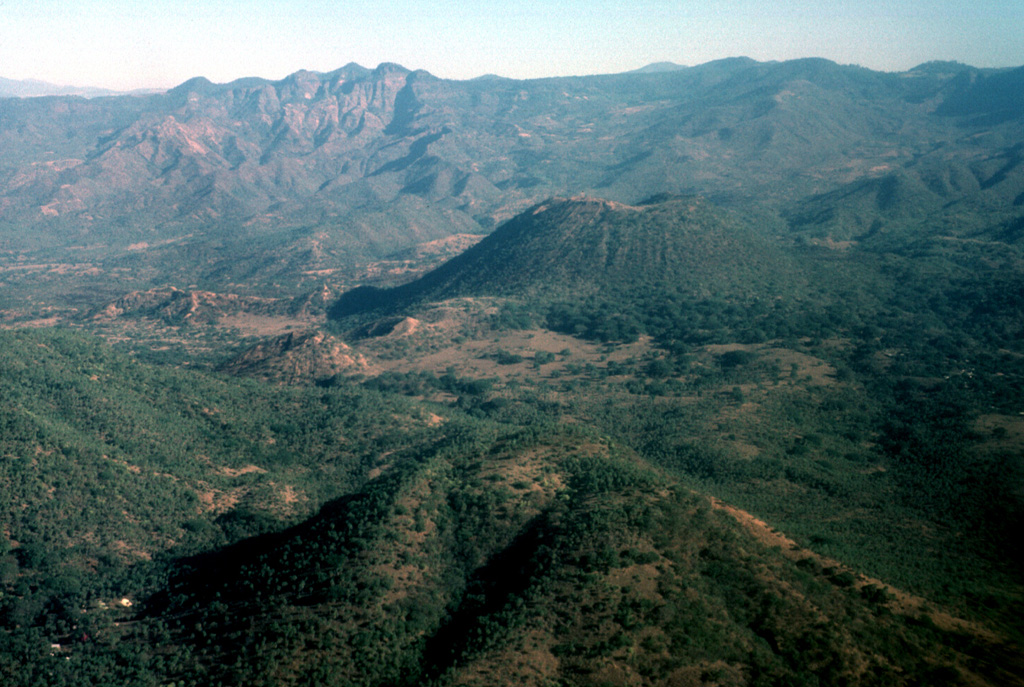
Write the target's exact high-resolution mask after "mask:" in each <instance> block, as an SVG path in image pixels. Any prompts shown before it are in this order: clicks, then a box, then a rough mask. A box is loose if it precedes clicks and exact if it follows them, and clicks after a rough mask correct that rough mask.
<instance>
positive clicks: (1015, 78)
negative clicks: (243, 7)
mask: <svg viewBox="0 0 1024 687" xmlns="http://www.w3.org/2000/svg"><path fill="white" fill-rule="evenodd" d="M1021 73H1022V72H1021V71H1020V70H1002V71H986V70H974V69H972V68H969V67H964V66H962V65H943V64H932V65H925V66H923V67H921V68H919V69H917V70H912V71H911V72H908V73H906V74H878V73H874V72H870V71H869V70H865V69H860V68H854V67H840V66H838V65H834V64H832V63H829V62H826V61H824V60H801V61H795V62H786V63H778V64H776V63H772V64H759V63H756V62H753V61H751V60H743V59H739V60H726V61H722V62H718V63H712V64H709V65H704V66H702V67H699V68H693V69H687V70H680V71H679V72H673V73H671V74H661V75H655V74H650V75H618V76H609V77H587V78H581V79H551V80H541V81H537V82H512V81H505V80H495V81H479V82H458V83H455V82H446V81H443V80H440V79H434V78H432V77H430V76H429V75H427V74H424V73H419V72H407V71H406V70H404V69H402V68H399V67H396V66H394V65H384V66H382V67H381V68H379V69H378V70H373V71H371V70H365V69H362V68H359V67H356V66H349V67H346V68H344V69H342V70H339V71H337V72H332V73H330V74H313V73H302V74H298V75H294V76H293V77H289V78H288V79H285V80H282V81H280V82H266V81H262V80H259V79H253V80H245V81H243V82H237V83H235V84H231V85H226V86H216V85H214V84H211V83H209V82H206V81H205V80H194V81H192V82H189V83H186V84H183V85H182V86H181V87H179V88H178V89H174V90H172V91H171V92H169V93H167V94H165V95H159V96H153V97H140V98H137V99H120V98H112V99H98V100H93V101H85V100H81V99H79V100H69V99H42V100H36V101H7V100H4V101H3V102H0V141H3V142H4V145H3V146H0V182H2V184H3V188H4V197H3V208H4V213H3V218H2V220H0V299H2V302H0V323H2V325H3V326H4V327H14V326H15V325H16V324H18V323H22V324H25V325H26V327H25V328H24V329H14V328H10V329H8V328H5V329H0V510H2V516H0V525H2V527H0V683H2V684H3V685H4V686H5V687H6V686H7V685H11V686H12V687H21V686H25V687H28V686H32V687H36V686H39V685H47V686H49V685H74V686H78V685H111V686H112V685H118V686H120V685H126V684H131V685H153V686H154V687H155V686H157V685H160V686H165V685H175V686H176V687H177V686H179V685H193V684H194V685H236V684H246V685H267V686H268V687H269V686H271V685H273V686H275V687H276V686H277V685H366V686H370V685H377V686H381V687H383V686H384V685H389V686H395V685H397V686H404V685H409V686H412V685H436V686H437V687H440V686H442V685H465V684H496V683H497V684H529V685H534V684H535V685H573V686H575V685H580V686H581V687H582V686H584V685H586V686H593V685H677V684H713V685H723V686H724V685H815V684H817V685H824V684H829V685H833V684H835V685H917V684H943V685H946V684H963V685H1000V686H1001V685H1021V684H1024V666H1022V664H1021V661H1020V656H1021V650H1020V649H1021V646H1022V643H1024V626H1022V624H1021V620H1020V617H1019V612H1018V611H1019V608H1020V607H1021V603H1022V600H1024V580H1022V578H1021V575H1020V571H1021V569H1022V568H1021V565H1022V563H1024V561H1022V560H1021V555H1020V547H1019V546H1018V545H1017V543H1016V537H1017V536H1018V535H1017V533H1018V532H1019V531H1020V529H1021V527H1022V526H1024V494H1022V493H1021V489H1020V484H1021V483H1022V477H1024V459H1022V456H1024V419H1022V417H1021V412H1022V407H1021V399H1022V396H1021V389H1022V388H1024V276H1022V274H1024V271H1022V268H1021V266H1022V265H1024V253H1022V251H1024V244H1022V242H1021V236H1022V232H1021V227H1022V220H1021V216H1020V207H1021V204H1022V202H1024V200H1022V199H1024V185H1022V181H1021V180H1022V179H1024V176H1022V174H1024V163H1022V156H1021V151H1020V140H1021V129H1020V126H1021V122H1022V121H1024V118H1022V113H1021V111H1020V107H1019V105H1020V101H1019V97H1017V94H1018V93H1019V92H1020V88H1019V86H1020V77H1021ZM307 95H308V96H309V97H307ZM324 112H339V113H343V114H341V115H339V116H338V117H337V118H335V119H332V118H331V117H330V116H323V113H324ZM314 115H315V116H314ZM69 122H74V126H73V127H72V126H70V124H69ZM26 131H31V132H33V135H32V136H26V135H24V133H25V132H26ZM172 131H173V132H174V135H170V134H169V133H168V132H172ZM283 132H284V133H283ZM198 151H203V152H202V154H201V155H200V153H199V152H198ZM197 156H198V157H197ZM142 161H144V163H143V162H142ZM467 161H472V163H471V164H470V163H468V162H467ZM212 179H215V180H216V183H212V182H211V180H212ZM581 192H586V194H591V195H582V196H575V195H574V194H578V193H581ZM698 193H699V194H703V195H699V196H698V195H694V194H698ZM593 194H598V195H601V196H603V197H607V198H610V199H613V200H599V199H596V198H594V197H592V195H593ZM559 195H561V196H569V195H574V197H573V198H572V199H564V198H558V197H557V196H559ZM126 199H131V201H130V202H127V201H126ZM522 208H529V209H528V210H526V211H525V212H521V213H519V214H515V216H514V217H512V219H511V220H509V221H507V222H505V219H506V218H508V217H509V216H510V215H512V214H514V213H515V212H517V211H518V210H519V209H522ZM499 225H500V226H499ZM495 227H496V228H495ZM491 229H493V231H492V232H491V233H490V235H489V236H487V237H485V238H484V239H482V240H480V241H479V242H476V243H475V245H473V247H472V248H469V249H468V250H466V251H465V252H463V253H461V254H460V255H458V256H457V257H455V258H454V259H452V260H449V261H448V262H445V263H443V264H441V265H440V266H439V267H437V268H436V269H433V270H432V271H426V270H427V269H428V268H430V267H432V266H435V265H437V264H438V263H439V262H441V260H442V259H443V256H444V255H451V254H453V253H454V251H455V250H456V247H458V246H465V245H470V244H471V243H474V242H475V239H476V237H467V236H453V237H451V239H452V240H451V241H436V240H439V239H443V238H445V237H448V236H449V235H451V234H453V233H458V232H464V233H467V234H475V235H477V236H478V235H479V234H481V233H483V232H484V231H489V230H491ZM414 244H420V245H418V247H417V248H415V249H414V250H410V248H411V247H412V246H413V245H414ZM356 284H362V286H360V287H357V288H351V287H353V286H354V285H356ZM395 284H399V285H398V286H394V285H395ZM389 286H390V287H391V288H388V287H389ZM338 293H341V294H342V295H341V297H340V298H338V297H337V296H336V294H338ZM332 304H333V305H332ZM328 310H329V311H330V318H329V322H327V323H326V324H327V325H328V326H329V328H330V329H331V330H332V334H325V333H324V332H323V331H322V328H323V327H324V326H325V322H324V313H325V311H328ZM29 325H30V326H29ZM97 336H99V337H103V339H105V341H104V340H102V339H100V338H96V337H97ZM256 377H258V379H257V378H256Z"/></svg>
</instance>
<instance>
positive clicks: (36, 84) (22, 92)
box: [0, 77, 160, 98]
mask: <svg viewBox="0 0 1024 687" xmlns="http://www.w3.org/2000/svg"><path fill="white" fill-rule="evenodd" d="M159 90H160V89H155V88H147V89H137V90H133V91H131V93H136V94H138V93H156V92H158V91H159ZM127 94H128V91H116V90H112V89H109V88H96V87H93V86H58V85H56V84H52V83H48V82H46V81H39V80H37V79H5V78H3V77H0V98H38V97H45V96H81V97H83V98H101V97H104V96H111V95H127Z"/></svg>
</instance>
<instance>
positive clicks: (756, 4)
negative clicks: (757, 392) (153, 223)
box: [0, 0, 1024, 90]
mask: <svg viewBox="0 0 1024 687" xmlns="http://www.w3.org/2000/svg"><path fill="white" fill-rule="evenodd" d="M737 56H746V57H751V58H754V59H756V60H787V59H794V58H800V57H824V58H827V59H830V60H833V61H835V62H839V63H840V64H857V65H861V66H863V67H868V68H870V69H875V70H882V71H902V70H906V69H910V68H911V67H914V66H916V65H918V64H921V63H923V62H927V61H930V60H955V61H958V62H964V63H966V64H971V65H973V66H976V67H1009V66H1021V65H1024V0H969V1H963V0H884V1H882V0H858V1H853V0H833V1H832V2H826V1H825V0H701V1H691V0H632V1H631V2H612V1H609V0H587V1H585V2H584V1H581V0H562V1H559V0H548V1H547V2H535V1H534V0H518V2H510V1H508V0H505V1H496V0H470V2H466V1H465V0H461V1H457V2H456V1H450V0H421V1H419V2H411V1H409V0H374V1H372V2H370V1H367V0H349V1H341V0H336V1H335V2H326V1H324V0H203V1H194V0H176V1H171V0H0V77H5V78H8V79H38V80H41V81H47V82H50V83H53V84H57V85H73V86H92V87H99V88H110V89H115V90H130V89H136V88H169V87H172V86H175V85H177V84H179V83H181V82H183V81H186V80H187V79H189V78H192V77H195V76H205V77H206V78H208V79H210V80H211V81H214V82H217V83H224V82H228V81H231V80H234V79H237V78H241V77H246V76H260V77H264V78H269V79H280V78H283V77H285V76H287V75H288V74H291V73H293V72H295V71H298V70H300V69H310V70H313V71H322V72H327V71H332V70H334V69H337V68H338V67H341V66H344V65H345V64H348V63H350V62H356V63H358V64H361V65H363V66H365V67H376V66H377V65H378V64H380V63H381V62H396V63H398V64H401V65H402V66H404V67H407V68H409V69H425V70H427V71H428V72H430V73H432V74H434V75H435V76H438V77H441V78H449V79H469V78H473V77H476V76H480V75H483V74H498V75H501V76H506V77H510V78H519V79H529V78H541V77H548V76H573V75H585V74H605V73H615V72H622V71H628V70H631V69H638V68H640V67H642V66H644V65H646V64H650V63H653V62H662V61H668V62H675V63H677V64H683V65H690V66H692V65H697V64H702V63H704V62H709V61H711V60H716V59H721V58H725V57H737Z"/></svg>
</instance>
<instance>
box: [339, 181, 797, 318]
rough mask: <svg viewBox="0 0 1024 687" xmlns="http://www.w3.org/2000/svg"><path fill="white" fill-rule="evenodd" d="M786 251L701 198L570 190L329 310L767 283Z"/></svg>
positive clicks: (628, 296) (634, 294) (729, 289)
mask: <svg viewBox="0 0 1024 687" xmlns="http://www.w3.org/2000/svg"><path fill="white" fill-rule="evenodd" d="M791 267H792V266H791V265H790V264H789V261H788V259H787V257H786V256H785V254H784V253H783V252H782V251H781V250H780V249H779V248H778V247H777V246H774V245H773V244H772V243H771V241H770V240H768V239H767V238H765V237H763V236H761V235H759V234H757V233H756V232H755V231H753V230H752V229H751V228H750V227H749V226H747V225H745V224H744V223H743V222H742V221H740V220H739V219H737V218H736V217H734V216H732V215H731V214H729V213H727V212H726V211H724V210H722V209H720V208H718V207H716V206H715V205H714V204H712V203H710V202H708V201H707V200H705V199H703V198H700V197H685V198H681V197H660V198H656V199H652V200H650V201H648V202H645V203H642V204H640V205H626V204H622V203H616V202H612V201H608V200H603V199H599V198H592V197H586V196H578V197H574V198H552V199H549V200H547V201H544V202H542V203H540V204H538V205H535V206H534V207H532V208H530V209H528V210H526V211H525V212H523V213H521V214H519V215H517V216H516V217H514V218H513V219H511V220H509V221H508V222H507V223H505V224H504V225H502V226H501V227H499V228H498V229H497V230H495V231H494V232H493V233H492V234H491V235H489V236H488V237H486V238H485V239H483V240H482V241H480V242H479V243H478V244H476V245H475V246H473V247H472V248H470V249H469V250H467V251H466V252H464V253H462V254H461V255H459V256H457V257H455V258H453V259H452V260H450V261H448V262H446V263H444V264H443V265H441V266H440V267H438V268H437V269H435V270H433V271H432V272H429V273H427V274H426V275H424V276H423V277H421V278H420V279H417V280H415V281H413V282H410V283H408V284H404V285H402V286H399V287H396V288H392V289H376V288H371V287H360V288H357V289H353V290H352V291H350V292H348V293H346V294H344V295H343V296H342V297H341V298H340V299H339V300H338V302H337V303H336V304H335V306H334V307H333V308H332V311H331V314H332V316H333V317H335V318H341V317H345V316H348V315H352V314H356V313H360V312H367V311H382V312H395V311H398V310H401V309H403V308H407V307H410V306H412V305H414V304H416V303H426V302H436V301H441V300H445V299H449V298H455V297H478V296H501V297H511V298H524V297H531V298H533V297H540V298H541V299H542V300H544V299H545V298H547V299H556V300H562V299H569V300H573V301H576V300H585V299H588V298H594V297H602V298H613V299H616V300H627V301H636V300H638V299H644V298H646V297H650V296H652V295H655V294H673V295H678V296H680V297H683V298H687V299H702V298H707V297H709V296H712V295H714V296H716V297H726V298H742V297H747V296H754V295H756V294H759V293H765V291H766V288H767V290H768V292H771V291H773V290H775V289H777V288H779V287H780V284H779V283H778V282H780V281H784V282H787V283H788V282H789V281H790V280H791V277H789V276H785V275H791V274H793V272H794V270H792V269H790V268H791Z"/></svg>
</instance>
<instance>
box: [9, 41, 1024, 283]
mask: <svg viewBox="0 0 1024 687" xmlns="http://www.w3.org/2000/svg"><path fill="white" fill-rule="evenodd" d="M1022 81H1024V70H978V69H973V68H970V67H967V66H964V65H959V64H952V63H929V64H926V65H922V66H921V67H918V68H916V69H913V70H910V71H908V72H904V73H895V74H890V73H879V72H872V71H869V70H866V69H862V68H857V67H846V66H840V65H836V64H834V63H831V62H827V61H825V60H797V61H792V62H783V63H758V62H754V61H752V60H748V59H739V58H737V59H729V60H723V61H718V62H712V63H708V64H705V65H701V66H698V67H690V68H680V69H677V70H673V71H656V72H654V73H630V74H621V75H609V76H594V77H576V78H554V79H539V80H531V81H514V80H507V79H506V80H483V81H480V80H475V81H461V82H456V81H446V80H442V79H438V78H436V77H433V76H431V75H430V74H428V73H426V72H422V71H410V70H408V69H405V68H403V67H400V66H398V65H393V64H383V65H381V66H379V67H377V68H376V69H373V70H370V69H365V68H362V67H359V66H358V65H354V64H353V65H348V66H346V67H343V68H341V69H339V70H336V71H334V72H330V73H314V72H297V73H295V74H293V75H291V76H289V77H287V78H285V79H283V80H281V81H276V82H275V81H266V80H262V79H255V78H252V79H242V80H239V81H235V82H232V83H228V84H213V83H210V82H209V81H207V80H205V79H193V80H191V81H188V82H185V83H183V84H181V85H180V86H178V87H176V88H174V89H171V90H170V91H168V92H166V93H163V94H156V95H149V96H132V97H111V98H98V99H92V100H84V99H81V98H73V97H72V98H69V97H56V98H39V99H28V100H22V99H5V100H3V101H2V102H0V141H2V148H0V151H2V152H0V184H2V189H3V193H2V197H0V251H3V256H4V260H5V262H7V263H10V262H11V261H15V262H17V261H21V262H40V261H45V262H51V261H58V262H68V261H69V260H68V258H69V254H70V255H73V256H74V257H75V262H82V261H90V262H96V263H97V265H96V266H98V267H99V268H100V269H105V270H107V271H111V270H114V269H115V268H116V269H117V270H119V273H120V274H128V273H130V274H133V275H143V274H145V273H146V270H147V269H150V268H153V269H156V270H158V271H159V272H160V273H161V274H167V273H170V272H174V271H176V272H177V278H179V279H180V280H181V281H196V280H199V281H202V280H213V281H217V280H221V281H223V280H230V281H232V282H234V283H241V284H252V283H256V282H259V283H261V284H263V285H264V286H266V285H268V284H271V283H275V284H287V285H289V286H290V287H292V288H294V287H296V286H297V284H306V283H308V282H309V281H311V280H310V278H309V276H308V275H309V274H310V273H314V272H316V273H317V274H319V275H330V274H331V273H330V272H329V270H336V271H337V270H339V269H340V266H346V265H351V264H352V263H353V262H354V261H356V260H365V259H379V258H381V257H385V256H387V255H388V254H390V253H392V252H394V251H397V250H401V249H405V248H408V247H411V246H412V245H414V244H416V243H419V242H424V241H429V240H433V239H438V238H441V237H444V236H448V235H451V234H455V233H468V234H480V233H487V232H489V231H490V230H492V229H493V228H494V227H495V226H497V225H498V224H499V223H501V222H503V221H505V220H507V219H509V218H511V217H512V216H513V215H515V214H516V213H518V212H519V211H521V210H524V209H526V208H528V207H530V206H531V205H534V204H536V203H538V202H541V201H543V200H544V199H546V198H547V197H549V196H572V195H575V194H578V193H587V194H590V195H593V196H596V197H601V198H607V199H609V200H612V201H615V202H621V203H627V204H633V203H638V202H641V201H643V200H645V199H646V198H648V197H650V196H653V195H656V194H660V193H669V194H693V193H699V194H701V195H704V196H706V197H708V198H710V199H711V200H713V201H714V202H716V203H719V204H721V205H724V206H727V207H740V206H742V207H743V208H744V210H745V211H747V212H755V211H756V212H758V213H760V214H761V215H763V221H765V222H769V223H774V224H775V225H777V226H779V227H780V228H782V227H785V226H787V225H792V226H793V227H794V228H795V229H797V230H799V231H802V232H805V233H807V234H808V235H810V236H812V237H823V236H830V237H832V238H834V239H836V240H845V239H847V238H850V237H851V236H853V235H856V236H862V235H864V234H866V233H868V232H869V231H870V230H871V228H872V226H875V225H876V223H877V224H878V226H877V227H876V229H877V228H879V227H884V225H885V224H886V223H888V222H891V221H892V220H893V219H897V218H899V212H901V210H898V209H895V207H894V206H893V203H892V201H891V200H887V199H889V198H890V196H891V195H892V193H893V192H894V190H896V189H903V192H904V193H905V194H910V195H912V196H913V197H912V199H911V200H910V201H909V202H910V205H912V206H914V207H915V208H916V207H917V206H920V210H922V212H918V213H917V214H916V215H915V217H917V218H919V219H920V221H922V222H925V223H929V222H931V221H932V219H931V218H932V217H933V216H934V214H935V212H936V211H937V210H938V209H940V208H941V209H943V211H945V210H944V209H945V208H946V207H947V206H948V207H952V208H956V209H958V212H957V214H958V215H967V216H968V220H969V222H968V224H969V226H970V228H971V229H977V230H981V231H988V230H996V228H997V227H1000V226H1002V225H1003V223H1005V222H1010V221H1013V220H1015V219H1017V218H1018V217H1019V211H1018V210H1017V208H1018V207H1019V204H1020V202H1021V200H1020V199H1021V190H1020V163H1019V154H1018V153H1019V145H1020V143H1019V138H1017V137H1016V133H1017V132H1018V130H1019V124H1020V121H1021V117H1022V116H1024V106H1022V104H1021V103H1020V101H1019V96H1018V95H1016V94H1019V92H1020V91H1021V88H1020V86H1021V85H1022ZM847 197H853V198H863V201H859V200H858V201H857V203H859V205H857V206H856V207H857V208H858V209H856V210H853V208H852V207H851V208H847V209H845V210H844V211H843V213H849V212H851V211H853V212H856V213H857V214H856V215H855V216H850V217H846V216H845V215H843V213H837V211H836V210H834V209H830V203H832V202H833V201H834V199H836V198H844V199H845V198H847ZM844 202H845V201H844ZM887 203H888V205H887ZM910 205H906V204H904V205H902V206H901V207H904V208H905V207H909V206H910ZM961 208H962V211H961V210H960V209H961ZM979 209H983V210H984V212H985V219H984V221H983V222H982V224H983V226H977V227H975V226H974V223H975V221H976V220H975V219H974V217H973V214H974V213H975V212H976V211H977V210H979ZM946 214H947V215H948V214H949V213H946ZM841 215H842V216H841ZM954 230H956V229H954ZM959 230H960V231H963V229H962V228H960V229H959ZM69 251H70V253H69ZM270 256H273V257H270ZM99 263H102V264H99ZM337 278H339V279H340V278H342V275H341V274H340V273H339V274H338V275H337ZM143 279H145V277H143ZM150 285H154V284H150Z"/></svg>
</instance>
